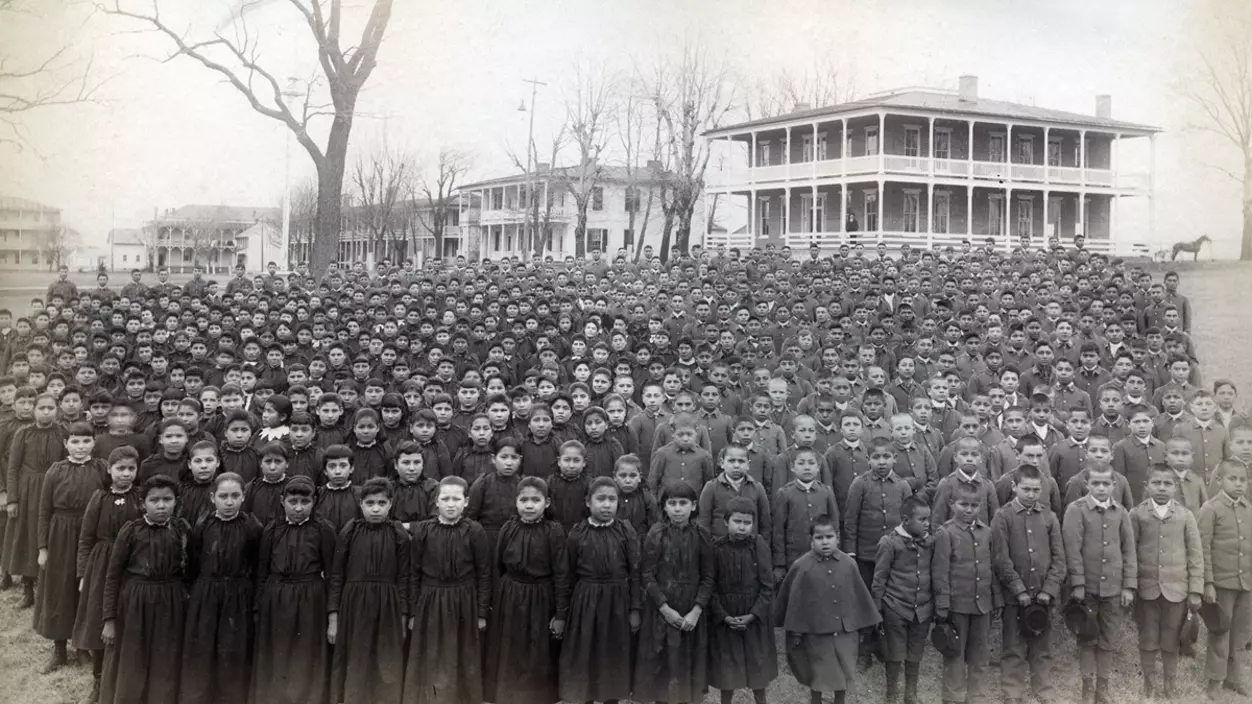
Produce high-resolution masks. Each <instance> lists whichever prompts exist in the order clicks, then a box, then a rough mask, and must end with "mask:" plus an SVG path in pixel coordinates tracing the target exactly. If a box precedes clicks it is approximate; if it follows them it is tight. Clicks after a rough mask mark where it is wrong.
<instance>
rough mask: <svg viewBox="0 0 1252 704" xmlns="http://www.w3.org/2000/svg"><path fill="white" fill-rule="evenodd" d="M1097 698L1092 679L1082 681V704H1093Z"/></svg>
mask: <svg viewBox="0 0 1252 704" xmlns="http://www.w3.org/2000/svg"><path fill="white" fill-rule="evenodd" d="M1094 696H1095V683H1094V682H1092V680H1091V678H1090V677H1084V678H1083V680H1082V704H1091V702H1092V701H1093V699H1094Z"/></svg>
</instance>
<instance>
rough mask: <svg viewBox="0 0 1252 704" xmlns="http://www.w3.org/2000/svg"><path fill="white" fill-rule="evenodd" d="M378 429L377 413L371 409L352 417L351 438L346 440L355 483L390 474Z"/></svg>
mask: <svg viewBox="0 0 1252 704" xmlns="http://www.w3.org/2000/svg"><path fill="white" fill-rule="evenodd" d="M380 427H381V426H380V422H379V420H378V411H375V410H374V409H372V408H361V409H359V410H357V412H356V415H354V416H353V417H352V437H351V438H350V439H349V440H348V447H351V448H352V467H353V470H352V473H353V478H354V479H356V481H357V482H366V481H368V480H370V479H373V478H374V477H386V476H387V475H388V474H389V473H390V472H389V470H390V469H391V463H390V462H389V461H388V459H387V447H386V445H384V444H383V442H382V438H380V437H379V434H378V431H379V428H380ZM358 498H359V497H358Z"/></svg>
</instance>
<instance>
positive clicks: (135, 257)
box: [108, 227, 152, 271]
mask: <svg viewBox="0 0 1252 704" xmlns="http://www.w3.org/2000/svg"><path fill="white" fill-rule="evenodd" d="M108 246H109V260H108V267H109V269H110V270H111V271H130V270H131V269H147V268H148V267H150V266H151V265H152V253H151V252H150V251H149V248H148V245H147V243H145V242H144V239H143V230H141V229H139V228H134V227H132V228H116V229H113V230H109V243H108Z"/></svg>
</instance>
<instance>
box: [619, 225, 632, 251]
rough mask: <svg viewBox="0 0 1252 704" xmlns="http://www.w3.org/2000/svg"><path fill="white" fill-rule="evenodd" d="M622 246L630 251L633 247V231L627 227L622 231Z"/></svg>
mask: <svg viewBox="0 0 1252 704" xmlns="http://www.w3.org/2000/svg"><path fill="white" fill-rule="evenodd" d="M622 246H623V247H625V248H626V249H630V248H631V247H634V246H635V231H634V230H632V229H630V228H629V227H628V228H626V229H625V230H622Z"/></svg>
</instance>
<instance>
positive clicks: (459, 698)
mask: <svg viewBox="0 0 1252 704" xmlns="http://www.w3.org/2000/svg"><path fill="white" fill-rule="evenodd" d="M476 588H477V587H476V585H475V582H474V580H469V581H467V582H463V583H461V584H456V585H447V586H443V585H441V586H428V585H423V586H422V587H421V592H420V593H419V594H418V595H417V607H416V608H415V609H414V612H413V619H414V626H413V641H412V642H411V643H410V644H409V658H408V663H407V664H406V667H405V671H404V702H405V704H465V703H466V702H481V701H482V700H483V678H482V649H481V646H480V645H479V644H480V642H481V639H480V637H479V634H478V603H477V600H478V599H477V595H476V594H475V589H476Z"/></svg>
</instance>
